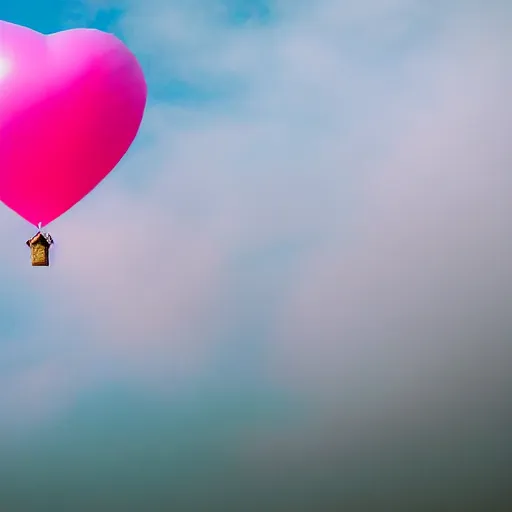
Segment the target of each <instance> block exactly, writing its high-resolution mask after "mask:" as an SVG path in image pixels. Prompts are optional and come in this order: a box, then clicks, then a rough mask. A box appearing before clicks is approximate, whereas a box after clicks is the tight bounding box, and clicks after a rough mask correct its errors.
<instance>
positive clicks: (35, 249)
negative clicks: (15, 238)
mask: <svg viewBox="0 0 512 512" xmlns="http://www.w3.org/2000/svg"><path fill="white" fill-rule="evenodd" d="M31 250H32V265H44V266H46V265H48V248H46V247H45V246H44V245H39V244H37V245H33V246H32V247H31Z"/></svg>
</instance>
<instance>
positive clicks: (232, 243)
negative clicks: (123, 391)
mask: <svg viewBox="0 0 512 512" xmlns="http://www.w3.org/2000/svg"><path fill="white" fill-rule="evenodd" d="M209 5H212V4H209ZM444 5H445V9H446V11H444V12H442V11H438V10H437V9H438V6H437V4H428V5H427V4H426V3H422V2H414V1H412V0H393V1H389V2H384V3H383V2H377V3H376V2H348V3H344V4H343V5H341V4H339V3H338V2H333V1H328V0H324V1H319V2H315V4H314V5H309V4H306V3H304V2H303V3H301V2H293V3H292V2H286V1H282V2H277V3H276V7H275V8H274V10H273V11H272V12H271V14H272V15H271V16H270V18H269V19H267V20H265V21H262V20H258V22H256V21H254V20H253V22H252V23H251V22H250V23H247V22H246V23H245V24H241V25H240V24H238V25H232V24H230V23H229V19H228V18H229V16H227V14H226V12H225V11H222V10H221V9H217V10H216V9H213V8H211V9H210V8H207V5H206V3H202V2H196V3H193V4H191V5H190V6H188V7H185V6H184V4H183V3H179V2H166V3H165V5H164V4H162V3H159V2H154V3H153V2H149V3H147V4H146V5H145V7H144V10H143V11H141V8H140V6H138V5H136V4H131V3H129V2H127V3H125V4H124V7H125V8H126V14H125V16H124V17H122V18H121V20H120V25H119V30H120V31H121V33H122V35H123V37H124V38H125V39H126V41H127V43H128V44H129V45H130V47H132V48H133V50H134V51H136V52H137V53H138V55H140V56H141V59H142V60H144V62H145V66H146V71H147V73H148V77H149V79H150V85H151V83H156V84H158V88H159V90H160V89H162V90H165V87H166V84H167V83H170V82H172V81H173V80H175V79H180V80H183V81H185V82H186V83H188V84H189V85H190V86H191V88H192V89H191V90H192V91H193V90H194V87H199V88H202V89H206V90H208V89H211V90H215V91H217V92H219V97H217V98H215V99H214V100H212V101H210V102H208V101H207V102H204V101H203V102H200V103H197V104H196V103H194V101H193V100H194V98H193V97H191V103H188V104H179V103H178V102H174V103H173V102H172V96H171V97H170V98H169V99H170V100H171V101H169V102H165V101H164V100H163V99H162V98H160V97H159V99H158V100H157V99H155V98H153V99H152V102H151V107H150V109H149V110H148V113H147V116H146V120H145V123H144V127H143V130H142V132H141V135H140V138H139V141H138V142H137V144H136V145H135V146H134V148H133V151H131V152H130V154H129V155H128V156H127V158H126V160H125V161H123V163H122V164H121V165H120V168H119V170H118V171H116V172H115V173H113V175H112V176H111V177H109V178H108V180H107V181H106V182H105V183H104V184H103V185H101V186H100V187H99V188H98V190H96V191H95V192H94V193H93V194H91V196H90V197H88V198H87V199H86V200H84V201H83V202H82V203H81V204H80V205H79V206H77V207H76V208H75V209H74V210H73V211H71V212H69V214H67V215H66V216H65V217H63V218H62V219H60V220H59V221H57V222H55V224H54V225H53V226H52V229H51V231H52V234H53V235H54V238H55V239H56V241H57V245H56V246H55V248H54V250H53V256H54V260H53V261H54V265H53V266H52V268H51V269H50V271H49V272H48V273H46V274H37V275H36V276H35V277H34V273H33V269H31V268H30V269H29V270H26V269H23V268H22V264H16V265H18V266H17V267H16V271H17V272H18V274H19V276H20V279H22V280H23V281H24V283H26V284H27V286H29V288H27V293H28V292H29V290H30V293H32V300H35V302H37V307H36V313H35V314H34V316H32V317H31V319H30V320H29V321H28V322H27V327H29V326H36V325H37V323H38V322H40V321H42V319H45V321H47V322H49V323H51V325H52V326H53V331H52V335H51V336H50V335H48V336H44V335H43V336H42V337H39V338H38V339H37V340H36V339H34V341H33V344H34V346H37V343H43V345H44V347H45V350H42V351H36V352H37V354H40V358H39V361H40V364H41V368H42V369H41V372H43V373H44V368H47V366H46V365H47V358H54V359H55V361H54V363H53V364H54V365H57V367H58V368H56V369H55V373H56V374H57V375H61V374H62V375H67V376H68V377H69V378H70V379H76V380H77V381H79V383H78V384H77V386H76V387H73V388H72V389H78V390H79V389H81V388H83V387H87V386H93V385H94V384H95V383H96V382H97V381H99V380H108V379H115V378H120V376H122V375H123V374H126V373H128V374H130V375H132V374H133V375H136V376H138V377H140V378H141V379H144V380H146V381H148V380H149V381H151V380H152V379H154V380H156V381H157V382H159V383H160V384H161V383H162V381H163V382H164V383H165V384H164V385H163V386H162V387H163V388H172V386H169V382H168V380H166V379H170V380H173V378H190V375H196V376H197V375H200V374H201V372H208V369H209V368H210V369H211V368H212V367H214V366H215V365H216V364H218V363H217V361H218V355H217V354H218V352H217V351H221V352H222V351H223V350H226V343H228V342H227V341H226V340H228V339H231V338H233V337H236V338H237V339H241V340H244V339H248V338H250V334H251V332H252V330H254V325H259V326H260V328H261V332H263V333H264V334H262V335H261V336H262V337H261V339H259V341H258V342H259V343H260V344H261V346H262V349H261V350H262V353H263V354H264V356H263V357H262V358H261V361H260V362H259V363H258V365H260V366H257V369H256V370H255V372H256V374H258V375H259V378H260V379H262V380H265V379H267V378H268V379H270V380H271V381H272V382H274V383H275V384H276V385H278V386H285V387H286V388H287V389H288V390H289V391H290V393H292V394H293V393H299V394H300V396H305V397H310V398H312V399H313V401H317V400H319V401H321V399H322V398H324V399H325V400H326V401H327V403H328V406H329V407H330V406H332V400H333V396H334V395H340V398H339V399H340V400H342V399H343V400H347V401H349V402H350V400H352V401H355V402H358V405H357V407H360V406H361V405H360V404H361V403H362V402H361V397H367V399H368V402H367V403H368V407H369V408H371V407H372V404H373V403H374V400H375V396H374V395H378V396H381V395H382V396H384V395H386V394H387V396H391V398H389V400H391V401H393V400H395V401H400V400H401V399H402V397H403V396H404V394H407V393H409V395H410V397H411V399H412V400H414V399H415V398H416V397H417V396H419V395H421V394H422V393H427V394H428V393H430V391H429V390H430V389H431V388H430V386H433V388H435V389H436V390H437V391H436V392H439V393H442V392H443V389H445V388H444V387H443V386H445V384H446V383H447V382H448V383H452V384H453V386H455V387H454V388H453V390H454V391H453V393H454V394H455V395H456V396H459V398H461V399H462V398H463V396H464V395H463V394H461V395H457V393H459V391H457V388H456V384H455V383H454V382H455V381H457V379H458V377H457V372H463V373H464V375H465V376H464V379H467V378H469V377H467V375H468V373H467V372H469V370H468V369H467V368H469V367H470V365H471V364H476V362H474V360H473V358H475V357H479V358H480V357H481V356H482V353H483V350H484V347H485V350H486V351H487V353H488V354H491V353H492V354H494V355H489V356H488V360H487V361H488V362H487V363H485V364H486V365H489V366H491V365H494V364H495V363H497V362H498V361H503V360H504V359H503V356H505V355H506V354H507V352H506V350H507V349H506V346H505V345H503V344H501V342H500V339H501V338H500V337H502V336H503V333H505V332H506V330H507V329H508V327H509V324H508V315H507V311H506V304H508V299H509V295H508V292H507V290H508V289H509V284H510V283H509V280H508V278H507V272H506V270H507V269H506V262H507V259H508V258H507V256H508V255H509V253H510V248H509V244H508V242H507V236H506V230H507V228H506V226H507V224H506V219H507V217H508V215H507V214H508V213H509V208H508V206H507V198H506V190H507V174H506V168H507V166H509V165H510V152H509V150H508V143H507V141H506V139H505V137H506V126H507V125H508V123H509V122H510V114H511V113H510V108H509V107H507V105H508V103H509V102H507V101H506V100H507V94H508V92H507V91H508V90H509V88H508V86H509V84H510V75H509V72H508V71H507V67H506V66H505V65H504V62H505V57H506V54H505V49H506V47H507V45H506V44H505V43H504V42H505V41H508V39H507V38H508V35H506V32H505V26H504V24H503V23H502V22H501V21H500V17H499V16H498V15H499V14H501V13H502V11H501V10H500V8H499V7H498V3H497V2H496V3H493V4H492V6H491V7H492V8H491V7H489V8H488V9H487V8H486V10H485V11H484V10H483V8H481V6H480V4H478V2H474V3H471V4H470V5H469V4H468V6H467V7H466V9H467V10H465V9H463V8H462V7H460V6H459V5H458V4H457V3H456V2H453V3H449V4H444ZM489 5H491V4H489ZM228 14H229V13H228ZM152 80H155V82H152ZM150 88H151V87H150ZM220 92H223V94H220ZM20 251H21V249H20ZM16 254H17V255H18V253H16ZM19 254H20V255H21V252H20V253H19ZM5 257H7V256H5ZM13 264H14V263H13ZM28 272H30V273H28ZM489 304H494V307H492V308H490V307H489ZM262 326H264V327H262ZM491 326H492V328H491ZM219 340H222V341H219ZM483 340H485V343H484V342H483ZM228 345H229V344H228ZM229 349H230V350H232V351H233V352H234V354H235V355H236V357H234V361H235V363H233V364H235V365H236V361H238V360H239V359H240V358H241V357H242V353H243V351H244V350H245V349H246V345H245V344H244V342H243V341H239V345H236V344H234V343H233V344H231V345H229ZM475 354H476V355H475ZM254 364H255V365H256V362H255V363H254ZM482 364H483V363H482ZM465 365H467V367H466V366H465ZM59 368H60V369H59ZM63 368H67V369H66V371H62V369H63ZM69 368H71V370H69ZM34 371H36V373H37V371H38V370H34ZM479 371H481V377H482V379H484V378H487V377H488V373H487V367H485V368H484V367H479ZM477 373H478V372H477ZM75 375H76V377H75ZM169 375H171V376H172V377H169ZM72 376H73V377H72ZM187 376H188V377H187ZM27 378H29V377H27ZM461 378H462V377H461ZM63 379H64V377H63ZM450 379H451V380H450ZM59 382H61V381H59ZM404 382H407V383H408V385H407V386H404ZM457 382H459V383H460V382H462V381H460V380H459V381H457ZM464 382H466V381H465V380H464ZM446 385H448V384H446ZM450 385H451V384H450ZM495 385H496V386H498V384H497V383H496V384H495ZM500 385H501V384H500ZM436 386H437V387H436ZM489 386H490V388H489V389H490V390H491V389H494V390H495V391H496V390H497V388H494V387H493V386H494V385H489ZM340 388H341V390H342V392H340ZM397 390H398V391H399V394H398V395H395V393H396V392H397ZM401 390H403V391H401ZM460 393H462V391H461V392H460ZM436 396H437V395H436ZM393 397H394V398H393ZM397 397H399V398H397ZM42 403H44V401H43V402H42Z"/></svg>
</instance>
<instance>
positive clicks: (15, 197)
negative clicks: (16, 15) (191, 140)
mask: <svg viewBox="0 0 512 512" xmlns="http://www.w3.org/2000/svg"><path fill="white" fill-rule="evenodd" d="M146 96H147V87H146V82H145V80H144V75H143V72H142V69H141V67H140V65H139V63H138V62H137V60H136V58H135V56H134V55H133V54H132V53H131V52H130V51H129V50H128V48H127V47H126V46H125V45H124V44H123V43H122V42H121V41H120V40H119V39H117V38H116V37H115V36H113V35H111V34H107V33H104V32H100V31H98V30H93V29H73V30H67V31H64V32H59V33H56V34H51V35H43V34H40V33H38V32H35V31H33V30H30V29H28V28H25V27H21V26H18V25H14V24H11V23H7V22H2V21H0V200H1V201H2V202H4V203H5V204H6V205H7V206H8V207H10V208H11V209H13V210H14V211H15V212H17V213H18V214H19V215H21V216H22V217H23V218H25V219H26V220H27V221H29V222H30V223H31V224H34V225H37V224H38V223H42V225H43V226H44V225H47V224H48V223H49V222H51V221H53V220H55V219H56V218H57V217H59V216H60V215H62V214H63V213H64V212H66V211H67V210H68V209H69V208H71V207H72V206H73V205H75V204H76V203H77V202H78V201H80V200H81V199H82V198H83V197H84V196H85V195H87V194H88V193H89V192H90V191H91V190H92V189H93V188H94V187H95V186H96V185H98V183H100V182H101V180H103V178H105V176H107V174H108V173H109V172H110V171H111V170H112V169H113V168H114V167H115V166H116V165H117V164H118V162H119V161H120V159H121V158H122V157H123V155H124V154H125V153H126V151H127V150H128V148H129V147H130V145H131V143H132V142H133V140H134V138H135V136H136V134H137V131H138V129H139V126H140V123H141V121H142V117H143V113H144V108H145V105H146Z"/></svg>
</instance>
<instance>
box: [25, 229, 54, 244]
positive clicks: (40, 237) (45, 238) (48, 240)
mask: <svg viewBox="0 0 512 512" xmlns="http://www.w3.org/2000/svg"><path fill="white" fill-rule="evenodd" d="M39 241H41V242H43V244H44V245H47V246H48V247H49V246H50V245H52V244H53V239H52V237H51V236H50V233H43V232H42V231H39V232H37V233H36V234H35V235H34V236H33V237H32V238H30V239H29V240H27V245H28V246H29V247H30V246H31V245H33V244H35V243H37V242H39Z"/></svg>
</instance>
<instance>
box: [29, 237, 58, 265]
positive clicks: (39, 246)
mask: <svg viewBox="0 0 512 512" xmlns="http://www.w3.org/2000/svg"><path fill="white" fill-rule="evenodd" d="M52 244H53V240H52V237H51V236H50V235H49V233H41V232H40V231H39V232H38V233H37V234H35V235H34V236H33V237H32V238H31V239H30V240H27V245H28V246H29V247H30V252H31V257H32V266H33V267H48V266H49V265H50V246H51V245H52Z"/></svg>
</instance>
